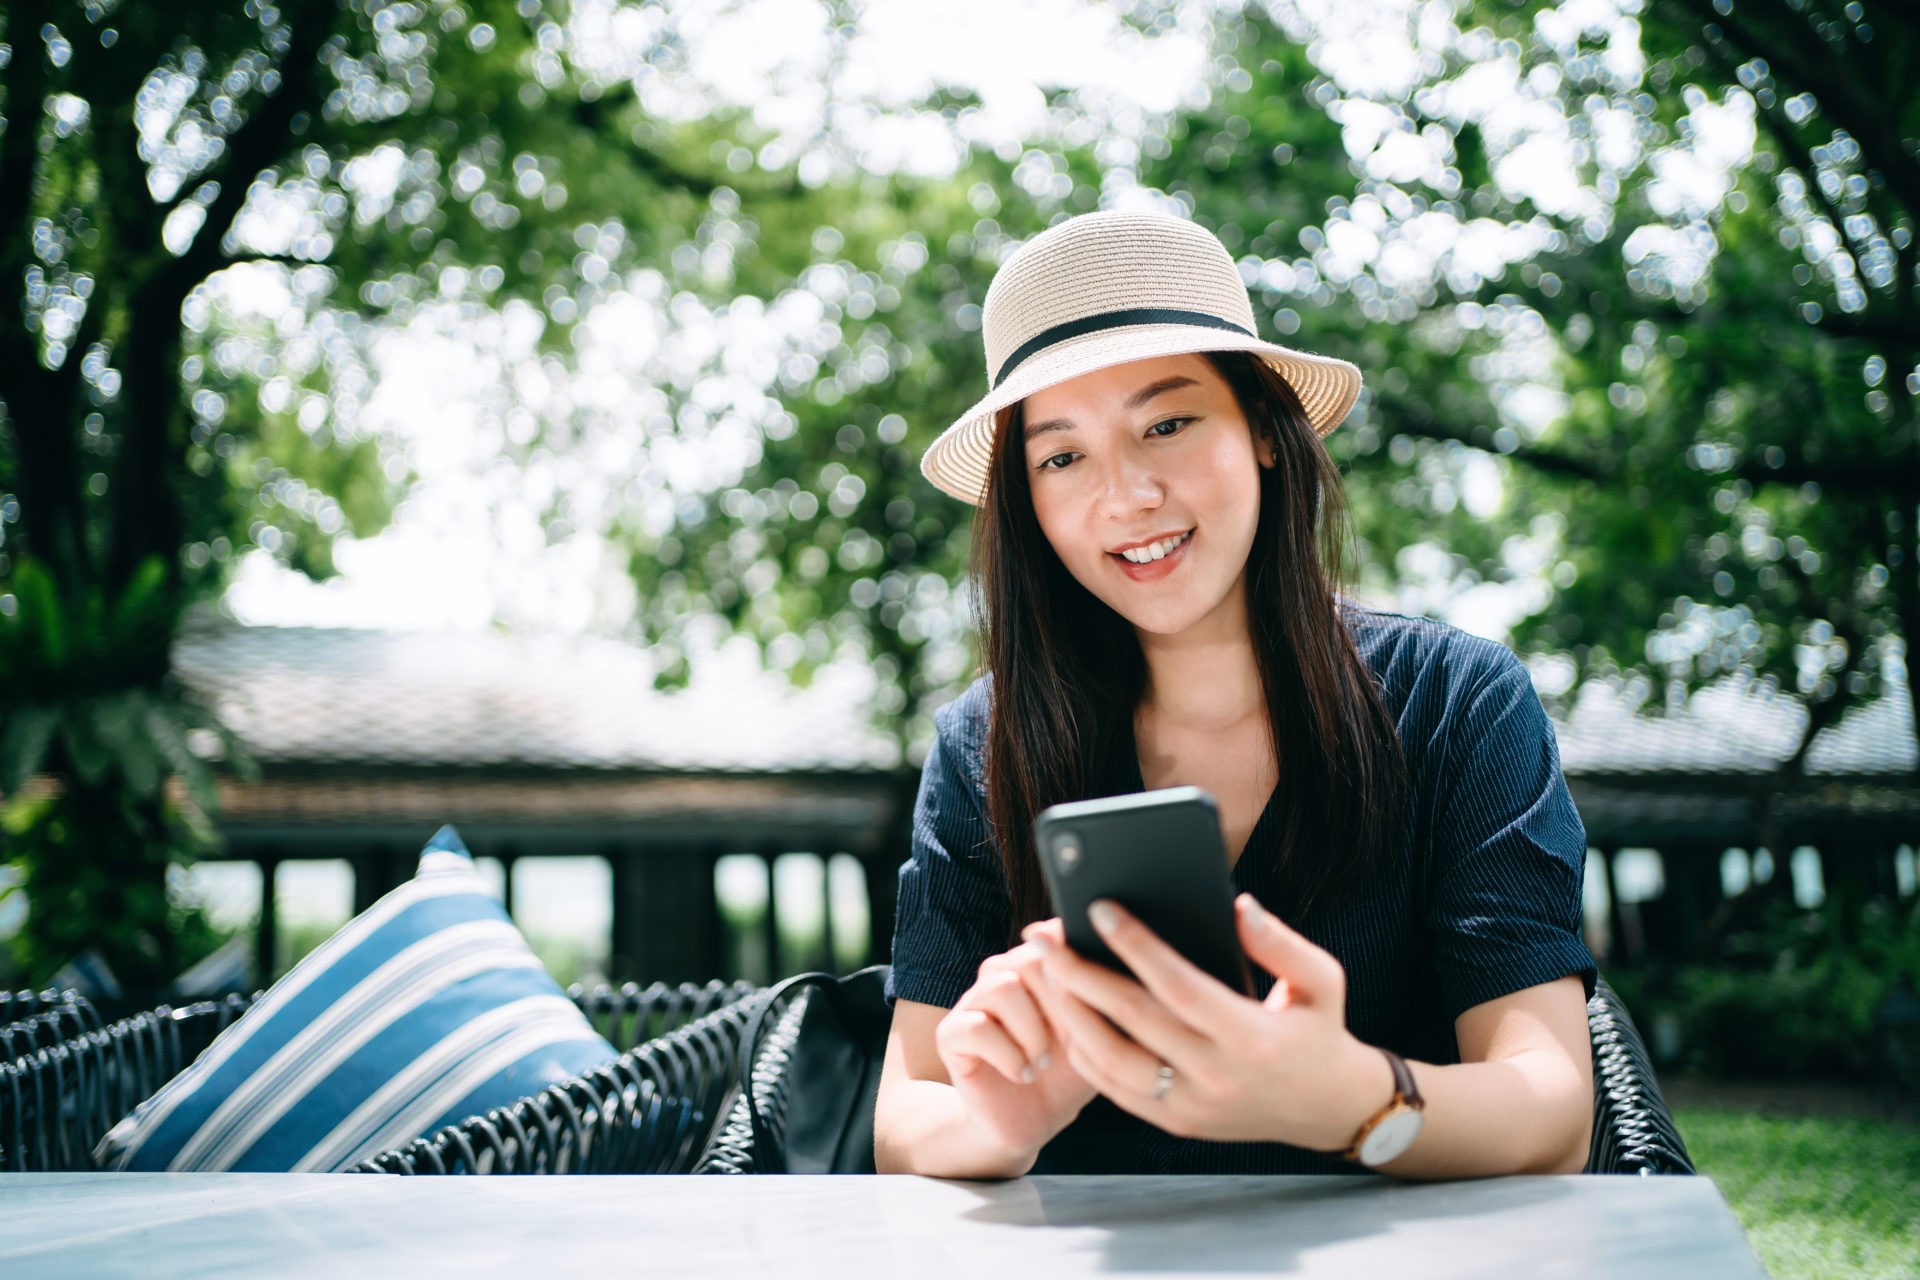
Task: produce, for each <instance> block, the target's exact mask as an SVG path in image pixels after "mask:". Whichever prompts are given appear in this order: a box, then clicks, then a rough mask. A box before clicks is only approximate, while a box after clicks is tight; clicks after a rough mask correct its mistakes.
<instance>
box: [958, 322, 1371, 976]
mask: <svg viewBox="0 0 1920 1280" xmlns="http://www.w3.org/2000/svg"><path fill="white" fill-rule="evenodd" d="M1206 358H1207V359H1208V360H1209V361H1210V362H1211V363H1212V364H1213V366H1214V368H1215V369H1216V370H1218V371H1219V373H1220V375H1221V376H1222V377H1223V378H1224V379H1225V380H1226V382H1227V385H1228V387H1229V388H1231V389H1232V391H1233V394H1234V397H1235V398H1236V399H1237V400H1238V401H1239V403H1240V408H1241V411H1242V412H1243V413H1244V414H1245V415H1246V419H1247V422H1248V424H1249V425H1250V426H1251V427H1252V428H1253V430H1254V431H1255V432H1256V433H1257V434H1258V435H1260V436H1263V437H1265V438H1266V439H1267V440H1268V441H1269V442H1270V443H1271V444H1272V446H1273V451H1274V454H1275V457H1276V462H1275V465H1274V466H1272V467H1262V468H1260V518H1259V523H1258V526H1257V527H1256V530H1255V533H1254V539H1253V547H1252V549H1251V551H1250V552H1249V553H1248V557H1247V575H1246V583H1247V605H1248V614H1249V619H1250V622H1251V626H1252V633H1253V648H1254V653H1255V655H1256V658H1257V660H1258V662H1259V667H1260V678H1261V683H1262V685H1263V687H1264V689H1265V692H1266V703H1267V719H1268V723H1269V724H1270V726H1271V728H1272V733H1273V748H1274V758H1275V759H1276V760H1278V761H1279V762H1280V782H1279V786H1280V789H1281V794H1280V796H1279V800H1280V806H1279V807H1280V818H1281V823H1282V825H1281V828H1280V833H1279V838H1280V849H1281V875H1282V880H1283V882H1284V884H1285V885H1286V898H1287V901H1285V902H1283V903H1280V904H1275V905H1279V906H1281V907H1283V908H1285V909H1287V910H1288V911H1289V912H1290V913H1291V914H1293V915H1294V916H1296V917H1305V916H1307V915H1310V914H1311V913H1312V912H1313V911H1314V910H1315V909H1317V908H1318V907H1320V906H1322V905H1325V904H1326V903H1328V902H1331V901H1333V900H1334V899H1337V898H1340V897H1343V896H1345V895H1346V894H1348V893H1350V892H1352V891H1354V890H1356V889H1358V888H1359V887H1360V886H1361V885H1362V884H1363V883H1364V882H1365V881H1366V880H1367V879H1368V872H1369V871H1370V870H1371V869H1372V868H1373V867H1375V866H1376V865H1378V864H1379V863H1380V861H1382V860H1384V859H1386V858H1388V857H1389V856H1391V855H1392V854H1393V852H1394V850H1395V844H1396V842H1397V841H1399V840H1402V839H1404V838H1405V830H1406V819H1407V811H1408V781H1407V766H1406V760H1405V757H1404V756H1403V754H1402V752H1401V749H1400V739H1399V735H1398V734H1397V732H1396V731H1395V729H1394V725H1393V720H1392V718H1391V717H1390V716H1389V715H1388V713H1387V710H1386V707H1385V705H1384V704H1383V703H1382V702H1381V700H1380V694H1379V691H1378V690H1377V689H1376V688H1375V687H1374V682H1373V677H1372V674H1371V673H1370V672H1369V671H1368V669H1367V666H1366V664H1365V663H1364V662H1363V661H1362V660H1361V658H1360V654H1359V651H1358V650H1357V649H1355V647H1354V644H1353V638H1352V636H1351V635H1350V634H1349V633H1348V631H1347V628H1346V626H1345V624H1344V623H1343V622H1342V621H1341V618H1340V608H1341V604H1340V602H1339V589H1340V586H1341V584H1342V583H1343V582H1344V581H1345V580H1346V579H1345V566H1346V561H1345V554H1346V541H1347V538H1346V533H1347V516H1346V504H1345V502H1344V500H1343V499H1342V497H1341V492H1340V473H1339V471H1338V470H1337V469H1336V468H1335V466H1334V464H1333V460H1332V459H1331V458H1330V457H1328V455H1327V451H1326V448H1325V446H1324V445H1323V444H1322V443H1321V441H1320V437H1319V436H1318V435H1316V434H1315V433H1314V430H1313V428H1312V425H1311V424H1310V423H1309V421H1308V419H1307V414H1306V410H1305V409H1304V408H1303V407H1302V406H1301V404H1300V397H1299V396H1298V394H1296V393H1295V391H1294V389H1293V387H1292V386H1290V385H1289V384H1288V383H1287V381H1286V380H1285V379H1284V378H1282V377H1281V376H1280V374H1279V373H1278V372H1277V371H1275V370H1274V369H1273V368H1272V366H1270V365H1268V364H1267V363H1266V362H1265V361H1263V360H1260V359H1258V358H1257V357H1254V356H1250V355H1248V354H1247V353H1245V352H1238V351H1228V352H1208V353H1206ZM1023 431H1024V426H1023V421H1022V406H1021V405H1019V404H1015V405H1013V406H1012V407H1011V408H1008V409H1004V410H1002V411H1001V412H1000V414H999V415H998V417H997V419H996V421H995V424H994V450H993V463H992V473H991V475H992V478H991V480H990V482H989V483H988V485H987V494H986V502H985V505H986V509H985V510H984V511H983V512H981V515H980V518H979V519H976V520H975V522H974V536H973V566H972V584H973V585H972V589H973V593H974V609H975V614H976V618H977V620H978V624H979V627H980V639H981V652H982V654H983V655H984V656H985V658H986V664H987V669H988V670H989V671H990V672H991V673H992V675H993V696H992V699H991V709H990V711H989V713H988V714H989V718H988V725H987V749H986V785H987V817H988V820H989V822H990V823H991V825H992V828H993V836H994V841H995V844H996V845H997V846H998V849H999V852H1000V859H1001V865H1002V868H1003V869H1004V870H1005V872H1006V877H1007V883H1008V886H1009V888H1010V890H1011V894H1012V916H1013V921H1012V923H1013V930H1014V935H1015V936H1016V937H1017V935H1018V932H1019V930H1020V928H1021V927H1022V926H1023V925H1025V924H1027V923H1028V922H1030V921H1033V920H1039V919H1043V918H1045V917H1046V916H1047V915H1049V914H1051V909H1050V907H1049V906H1048V900H1047V892H1046V885H1045V883H1044V881H1043V880H1042V879H1041V875H1040V865H1039V861H1038V858H1037V856H1036V854H1035V852H1034V847H1033V830H1032V828H1033V819H1034V817H1035V815H1037V814H1038V813H1039V812H1040V811H1041V810H1042V809H1044V808H1046V807H1047V806H1048V805H1051V804H1057V803H1059V802H1061V801H1066V800H1080V799H1086V798H1088V797H1091V796H1097V795H1106V794H1111V793H1113V792H1114V791H1117V790H1120V789H1121V788H1122V787H1123V786H1124V785H1125V783H1124V782H1123V781H1122V780H1123V779H1125V778H1127V777H1128V776H1129V774H1128V773H1127V772H1126V769H1127V765H1128V764H1129V762H1128V761H1125V760H1123V759H1119V758H1117V752H1119V751H1120V750H1123V749H1124V745H1125V744H1126V743H1129V742H1132V741H1133V734H1132V718H1133V713H1134V709H1135V707H1136V706H1137V705H1138V703H1139V701H1140V697H1141V694H1142V692H1143V691H1144V688H1145V678H1146V660H1145V658H1144V657H1143V655H1142V654H1141V651H1140V643H1139V640H1138V638H1137V637H1136V636H1135V635H1134V632H1133V628H1132V626H1131V625H1130V624H1129V623H1128V622H1127V621H1126V620H1125V619H1124V618H1122V617H1121V616H1120V615H1119V614H1117V613H1115V612H1114V611H1113V610H1112V609H1111V608H1109V607H1108V606H1107V605H1106V604H1104V603H1102V602H1101V601H1100V600H1099V599H1097V598H1096V597H1095V596H1094V595H1093V594H1092V593H1091V592H1089V591H1088V590H1087V589H1086V588H1085V587H1083V586H1081V585H1080V583H1079V582H1078V581H1077V580H1075V578H1074V577H1073V575H1072V574H1071V573H1070V572H1069V571H1068V570H1067V568H1066V566H1065V565H1064V564H1062V563H1061V562H1060V557H1059V556H1058V555H1057V554H1055V552H1054V550H1053V547H1052V545H1051V544H1050V543H1049V542H1048V541H1047V538H1046V534H1045V533H1044V532H1043V531H1042V530H1041V528H1040V523H1039V520H1038V518H1037V517H1036V516H1035V515H1034V511H1033V497H1032V491H1031V489H1030V488H1029V484H1028V477H1027V467H1026V453H1025V449H1024V447H1023ZM1010 941H1011V940H1010Z"/></svg>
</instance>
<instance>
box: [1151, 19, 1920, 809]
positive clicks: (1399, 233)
mask: <svg viewBox="0 0 1920 1280" xmlns="http://www.w3.org/2000/svg"><path fill="white" fill-rule="evenodd" d="M1573 8H1574V7H1573V6H1568V7H1567V9H1566V10H1565V11H1563V10H1562V9H1561V8H1560V7H1559V6H1556V5H1547V4H1539V3H1508V2H1506V0H1489V2H1487V3H1477V4H1469V5H1464V6H1460V7H1459V8H1458V9H1457V10H1456V11H1454V12H1452V13H1448V12H1447V11H1445V10H1442V9H1439V8H1436V7H1434V6H1425V7H1421V8H1418V9H1414V10H1412V11H1411V12H1410V16H1409V18H1408V25H1407V29H1406V31H1405V32H1404V36H1405V44H1406V46H1407V48H1408V49H1409V50H1411V52H1412V56H1413V58H1414V59H1415V60H1416V63H1417V70H1415V71H1413V72H1412V73H1410V74H1409V75H1407V76H1406V77H1405V79H1404V81H1403V82H1402V83H1400V84H1398V85H1394V86H1390V87H1382V85H1381V83H1379V82H1376V83H1374V84H1371V85H1368V84H1360V85H1358V86H1355V85H1354V84H1353V83H1351V82H1353V81H1364V80H1365V78H1366V77H1364V76H1358V75H1354V74H1352V68H1347V69H1345V72H1344V74H1345V75H1346V80H1345V81H1344V82H1343V81H1342V79H1341V78H1340V77H1338V76H1336V75H1334V74H1331V73H1330V72H1329V71H1327V70H1325V69H1322V68H1321V67H1320V66H1319V65H1318V64H1317V63H1316V62H1314V61H1311V60H1309V57H1308V56H1307V55H1306V54H1303V52H1302V50H1301V47H1300V42H1301V40H1302V38H1303V36H1305V35H1306V34H1308V33H1306V32H1305V31H1304V30H1303V27H1302V24H1301V22H1300V20H1299V19H1298V17H1297V15H1295V14H1294V13H1293V12H1292V11H1291V9H1290V8H1289V7H1287V6H1279V5H1276V6H1273V7H1272V9H1270V10H1268V9H1259V8H1256V7H1252V6H1250V7H1249V8H1248V9H1246V10H1245V11H1243V12H1242V13H1241V15H1240V17H1239V20H1238V24H1237V26H1236V25H1234V24H1229V25H1228V27H1227V28H1226V40H1225V44H1226V47H1227V49H1228V50H1229V51H1230V52H1231V54H1232V57H1233V59H1234V61H1235V63H1236V66H1237V69H1236V70H1234V71H1233V72H1232V73H1231V74H1230V75H1229V76H1228V77H1227V78H1226V81H1225V88H1226V91H1225V92H1223V93H1219V94H1216V95H1215V96H1214V98H1213V99H1212V101H1211V102H1210V103H1209V104H1208V105H1207V106H1206V107H1205V108H1204V109H1202V110H1199V111H1196V112H1192V113H1189V114H1188V115H1186V116H1185V117H1184V118H1183V119H1181V120H1179V121H1177V122H1176V123H1175V124H1174V126H1173V128H1172V129H1171V131H1170V134H1169V139H1168V146H1167V147H1166V148H1165V154H1164V155H1162V156H1160V157H1159V158H1157V159H1155V160H1152V161H1150V162H1149V163H1148V164H1147V165H1145V166H1144V168H1143V179H1144V180H1145V181H1147V182H1149V183H1151V184H1153V185H1157V186H1160V187H1163V188H1164V189H1166V190H1169V191H1172V192H1175V193H1177V194H1179V195H1181V196H1182V197H1183V198H1186V199H1188V200H1189V201H1190V202H1191V204H1192V206H1193V208H1194V209H1195V210H1196V212H1197V215H1198V216H1200V217H1201V218H1202V219H1203V220H1206V221H1207V222H1209V224H1210V225H1214V226H1215V227H1217V228H1218V229H1219V230H1220V231H1221V232H1222V234H1223V236H1228V237H1230V240H1229V242H1230V243H1231V244H1234V247H1235V248H1237V249H1239V250H1240V251H1241V252H1243V253H1245V254H1247V255H1248V261H1249V264H1250V267H1249V269H1250V270H1251V271H1255V272H1257V279H1258V281H1259V282H1260V287H1261V290H1262V296H1263V298H1264V301H1265V304H1266V308H1267V314H1268V315H1273V316H1276V317H1278V318H1279V319H1280V323H1279V326H1278V327H1280V328H1281V329H1282V331H1283V332H1292V331H1293V326H1294V324H1295V323H1297V324H1298V340H1299V341H1300V342H1301V344H1302V345H1304V346H1307V347H1309V348H1312V349H1316V350H1328V351H1332V352H1335V353H1338V354H1342V355H1345V356H1347V357H1348V358H1350V359H1353V360H1354V361H1355V362H1356V363H1358V364H1359V365H1360V366H1361V367H1362V368H1363V369H1365V370H1366V371H1367V375H1368V378H1369V381H1370V384H1371V390H1370V393H1369V395H1368V397H1367V399H1366V401H1365V403H1364V404H1363V406H1362V408H1361V410H1360V412H1359V413H1358V414H1357V415H1356V417H1355V419H1354V420H1353V423H1352V424H1350V426H1349V427H1348V429H1347V430H1346V431H1345V432H1343V433H1342V434H1340V435H1337V436H1335V437H1333V438H1332V441H1331V443H1332V445H1333V447H1334V448H1335V449H1336V450H1337V451H1340V452H1342V453H1343V455H1344V458H1345V459H1346V460H1347V461H1348V462H1349V463H1350V465H1351V468H1352V470H1351V486H1352V491H1353V494H1354V499H1355V506H1356V509H1357V511H1358V513H1359V525H1360V529H1361V532H1362V534H1363V536H1364V538H1365V539H1366V541H1367V544H1368V546H1369V547H1372V548H1375V549H1377V550H1378V551H1381V552H1387V551H1394V550H1403V549H1405V548H1408V547H1410V546H1416V545H1430V546H1433V547H1437V548H1441V549H1444V551H1445V552H1446V553H1447V554H1448V555H1449V556H1450V557H1451V562H1452V571H1453V574H1454V575H1455V581H1456V583H1458V584H1471V583H1472V582H1475V581H1505V582H1524V581H1528V580H1531V581H1532V582H1533V583H1534V584H1535V590H1536V592H1537V597H1538V604H1539V608H1538V609H1537V610H1536V611H1535V612H1533V613H1532V614H1531V616H1528V617H1526V618H1524V619H1522V620H1521V621H1520V622H1519V625H1518V626H1517V628H1516V639H1517V641H1518V642H1519V643H1520V644H1521V645H1522V646H1523V647H1525V648H1529V649H1533V650H1537V651H1541V652H1565V653H1570V654H1571V655H1572V656H1573V657H1574V659H1575V660H1576V662H1577V671H1578V674H1579V675H1581V676H1591V675H1617V674H1620V673H1622V672H1623V671H1624V672H1626V673H1628V674H1630V675H1634V676H1637V677H1639V678H1641V679H1642V680H1643V681H1644V686H1645V687H1646V688H1647V689H1648V690H1649V692H1650V693H1651V694H1652V695H1653V700H1654V702H1655V705H1656V706H1657V705H1659V704H1660V703H1662V702H1663V701H1665V700H1666V697H1665V696H1666V695H1668V694H1669V693H1671V694H1672V695H1673V696H1679V695H1681V694H1684V693H1685V692H1686V691H1689V690H1691V689H1694V688H1698V687H1700V686H1701V685H1702V684H1705V683H1707V682H1710V681H1713V680H1716V679H1720V678H1722V677H1725V676H1728V675H1731V674H1734V673H1741V672H1747V673H1758V674H1759V675H1761V676H1762V677H1765V678H1769V679H1771V680H1772V681H1775V682H1777V683H1778V684H1779V685H1780V686H1781V687H1783V688H1784V689H1786V690H1789V691H1792V692H1795V693H1797V694H1798V695H1799V696H1801V697H1802V698H1803V699H1804V700H1805V702H1806V703H1807V705H1808V708H1809V711H1810V716H1809V720H1808V723H1807V728H1806V734H1805V736H1804V738H1803V740H1802V743H1801V745H1800V750H1799V751H1798V752H1797V753H1795V754H1794V756H1793V758H1792V759H1791V760H1790V761H1789V763H1788V764H1787V766H1786V773H1788V774H1795V773H1797V772H1798V771H1799V770H1800V768H1801V767H1802V765H1803V764H1804V754H1805V750H1806V748H1807V746H1808V745H1810V744H1811V742H1812V739H1813V736H1814V734H1816V733H1817V732H1818V731H1819V730H1820V729H1821V728H1823V727H1825V726H1826V725H1829V724H1831V723H1833V722H1834V721H1835V720H1836V719H1837V718H1838V717H1839V715H1840V714H1841V712H1842V711H1844V710H1845V708H1846V707H1847V706H1849V705H1851V704H1852V703H1854V702H1856V701H1858V700H1860V699H1863V698H1868V697H1873V696H1876V695H1878V694H1879V693H1880V691H1881V689H1882V679H1883V670H1884V669H1885V667H1886V666H1887V665H1888V664H1889V663H1892V662H1897V661H1898V660H1899V658H1900V656H1901V654H1902V652H1903V646H1902V640H1903V638H1904V637H1906V636H1909V635H1912V634H1915V633H1916V627H1920V614H1916V611H1915V606H1916V601H1917V599H1920V579H1916V577H1915V562H1916V553H1917V551H1920V548H1916V546H1915V545H1914V542H1913V539H1914V537H1915V536H1916V535H1915V532H1914V515H1915V502H1916V499H1917V498H1920V489H1916V487H1915V485H1916V480H1917V479H1920V469H1917V466H1916V464H1917V462H1920V453H1916V448H1917V447H1920V440H1917V439H1916V429H1917V428H1920V418H1917V417H1916V414H1915V407H1914V405H1915V392H1916V390H1920V276H1917V275H1916V262H1915V256H1914V255H1915V252H1916V250H1915V247H1914V244H1913V239H1914V233H1915V224H1916V217H1917V215H1920V204H1917V203H1916V199H1917V198H1920V159H1916V155H1917V153H1920V146H1917V145H1916V139H1920V100H1916V99H1915V98H1914V96H1913V95H1912V94H1911V93H1910V92H1909V91H1908V89H1907V87H1906V86H1907V85H1908V84H1909V83H1910V82H1911V81H1912V79H1913V77H1914V75H1915V74H1916V72H1920V23H1917V22H1916V21H1915V18H1914V16H1913V15H1912V14H1911V13H1910V12H1909V11H1908V10H1907V9H1906V8H1904V7H1903V6H1900V5H1894V4H1884V3H1880V4H1875V3H1865V4H1842V3H1839V2H1838V0H1833V2H1831V3H1829V2H1828V0H1802V2H1796V3H1788V2H1787V0H1732V2H1731V3H1728V2H1727V0H1678V2H1676V3H1672V4H1664V3H1663V4H1659V5H1647V6H1639V5H1632V4H1628V5H1624V6H1622V8H1623V9H1624V10H1625V13H1626V16H1625V18H1624V20H1620V18H1619V16H1618V15H1608V14H1606V13H1604V12H1603V11H1601V10H1596V9H1593V8H1591V7H1588V8H1586V9H1583V10H1581V12H1583V13H1587V14H1589V15H1591V16H1596V17H1598V18H1599V19H1602V20H1603V22H1602V25H1599V26H1595V27H1587V28H1583V27H1582V26H1581V25H1580V19H1578V18H1575V17H1574V16H1572V12H1573ZM1489 87H1491V88H1493V89H1496V90H1499V92H1496V93H1493V94H1491V95H1488V94H1486V93H1484V92H1482V91H1484V90H1486V89H1487V88H1489ZM1329 120H1331V121H1336V122H1338V123H1339V125H1340V128H1339V130H1338V131H1336V130H1335V129H1334V127H1333V126H1332V125H1331V124H1329V123H1328V121H1329ZM1729 139H1731V145H1729ZM1542 142H1545V143H1549V144H1554V145H1556V146H1557V145H1559V144H1561V143H1564V144H1565V145H1566V146H1567V147H1569V148H1570V150H1571V154H1572V156H1573V158H1574V161H1575V173H1576V175H1577V178H1578V184H1577V186H1568V187H1555V186H1554V185H1552V184H1550V183H1545V182H1542V181H1540V175H1541V173H1542V171H1543V170H1544V169H1551V167H1552V164H1553V160H1552V151H1553V147H1552V146H1549V147H1548V148H1547V151H1546V154H1545V156H1544V158H1543V156H1542V153H1541V152H1540V151H1539V150H1536V149H1534V148H1535V147H1536V146H1537V145H1538V144H1540V143H1542ZM1749 147H1750V158H1748V154H1747V153H1748V150H1749ZM1322 202H1324V204H1323V203H1322ZM1495 236H1504V237H1508V238H1509V243H1511V244H1516V245H1518V246H1520V248H1519V249H1518V251H1515V250H1513V249H1507V250H1504V251H1503V255H1502V256H1504V257H1505V258H1507V259H1510V261H1507V262H1505V263H1502V262H1501V261H1499V260H1498V258H1496V259H1495V261H1494V262H1493V263H1492V264H1491V265H1490V266H1489V265H1482V264H1483V263H1484V262H1485V255H1484V254H1480V255H1476V252H1475V251H1476V249H1478V248H1480V247H1482V246H1484V245H1485V244H1486V242H1487V241H1488V239H1489V238H1491V237H1495ZM1356 241H1358V242H1360V244H1361V249H1360V251H1359V252H1358V253H1357V254H1356V253H1353V252H1344V253H1343V252H1341V251H1340V250H1341V248H1342V246H1347V247H1349V248H1350V247H1351V246H1352V245H1353V244H1354V243H1355V242H1356ZM1434 246H1439V249H1438V251H1437V252H1436V251H1435V250H1434ZM1476 259H1477V260H1476ZM1356 264H1357V265H1356ZM1296 313H1297V314H1298V317H1299V318H1298V320H1297V322H1296V321H1295V319H1294V316H1295V314H1296ZM1376 455H1377V456H1376ZM1489 464H1492V465H1494V466H1496V467H1497V468H1498V474H1499V475H1500V476H1501V477H1502V478H1503V479H1504V482H1505V483H1504V498H1503V501H1502V503H1501V505H1500V506H1499V508H1498V509H1497V510H1485V509H1480V510H1471V509H1469V508H1468V507H1467V506H1466V505H1464V504H1463V503H1462V502H1461V501H1460V497H1461V494H1462V491H1463V490H1462V486H1461V483H1460V481H1461V478H1462V474H1463V472H1464V470H1465V469H1466V468H1468V467H1482V468H1484V467H1486V466H1488V465H1489ZM1376 563H1378V561H1377V560H1376ZM1399 568H1400V570H1401V572H1402V573H1403V574H1404V573H1405V572H1406V570H1407V568H1408V565H1407V562H1406V561H1405V560H1404V559H1403V560H1402V562H1401V564H1400V565H1399Z"/></svg>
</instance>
